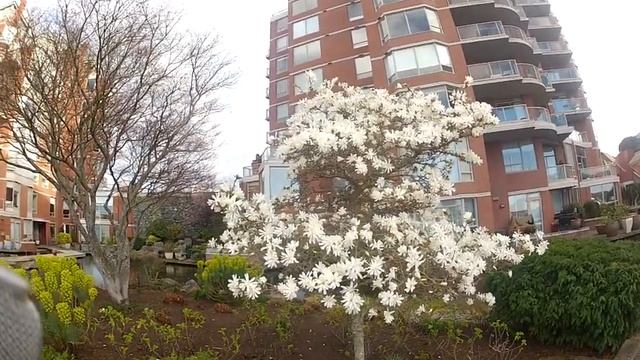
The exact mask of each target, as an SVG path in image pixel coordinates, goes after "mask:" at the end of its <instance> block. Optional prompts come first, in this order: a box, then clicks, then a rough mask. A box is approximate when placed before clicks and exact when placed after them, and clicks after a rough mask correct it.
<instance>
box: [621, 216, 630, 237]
mask: <svg viewBox="0 0 640 360" xmlns="http://www.w3.org/2000/svg"><path fill="white" fill-rule="evenodd" d="M620 228H622V233H623V234H628V233H630V232H631V229H632V228H633V218H626V219H622V220H620Z"/></svg>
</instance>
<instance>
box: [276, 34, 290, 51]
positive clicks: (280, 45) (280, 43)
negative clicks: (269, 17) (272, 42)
mask: <svg viewBox="0 0 640 360" xmlns="http://www.w3.org/2000/svg"><path fill="white" fill-rule="evenodd" d="M287 46H289V41H288V40H287V37H286V36H283V37H280V38H277V39H276V52H282V51H285V50H287Z"/></svg>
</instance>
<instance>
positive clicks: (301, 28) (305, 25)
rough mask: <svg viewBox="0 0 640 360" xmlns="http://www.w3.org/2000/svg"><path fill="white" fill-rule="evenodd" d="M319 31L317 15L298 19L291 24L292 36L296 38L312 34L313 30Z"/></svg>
mask: <svg viewBox="0 0 640 360" xmlns="http://www.w3.org/2000/svg"><path fill="white" fill-rule="evenodd" d="M318 31H320V23H319V22H318V17H317V16H314V17H310V18H308V19H304V20H300V21H298V22H295V23H294V24H293V38H294V39H297V38H299V37H303V36H307V35H309V34H313V33H315V32H318Z"/></svg>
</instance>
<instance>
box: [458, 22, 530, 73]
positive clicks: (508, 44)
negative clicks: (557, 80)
mask: <svg viewBox="0 0 640 360" xmlns="http://www.w3.org/2000/svg"><path fill="white" fill-rule="evenodd" d="M458 35H459V37H460V40H462V44H463V47H464V52H465V56H466V58H467V62H470V63H479V62H489V61H493V60H501V59H517V60H520V61H524V62H535V61H536V58H535V57H534V54H533V50H534V49H535V48H537V45H536V40H535V39H534V38H530V37H528V36H527V34H525V32H524V31H523V30H522V29H521V28H519V27H517V26H511V25H503V24H502V22H501V21H490V22H485V23H478V24H471V25H465V26H459V27H458Z"/></svg>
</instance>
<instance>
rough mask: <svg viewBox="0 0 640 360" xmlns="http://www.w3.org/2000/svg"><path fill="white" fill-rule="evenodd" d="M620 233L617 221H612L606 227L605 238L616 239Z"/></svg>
mask: <svg viewBox="0 0 640 360" xmlns="http://www.w3.org/2000/svg"><path fill="white" fill-rule="evenodd" d="M619 233H620V224H619V223H618V222H617V221H613V222H611V223H609V224H608V225H607V236H608V237H616V236H618V234H619Z"/></svg>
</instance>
